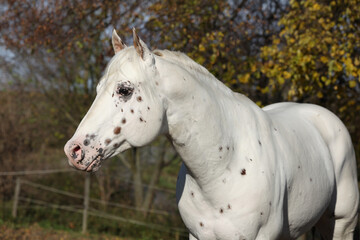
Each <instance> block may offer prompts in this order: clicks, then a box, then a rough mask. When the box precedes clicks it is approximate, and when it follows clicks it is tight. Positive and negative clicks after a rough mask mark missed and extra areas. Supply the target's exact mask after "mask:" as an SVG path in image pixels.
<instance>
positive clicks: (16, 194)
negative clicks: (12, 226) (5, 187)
mask: <svg viewBox="0 0 360 240" xmlns="http://www.w3.org/2000/svg"><path fill="white" fill-rule="evenodd" d="M20 184H21V182H20V177H17V178H16V184H15V192H14V202H13V208H12V216H13V218H16V215H17V208H18V204H19V195H20Z"/></svg>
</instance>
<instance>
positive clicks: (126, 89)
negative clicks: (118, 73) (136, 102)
mask: <svg viewBox="0 0 360 240" xmlns="http://www.w3.org/2000/svg"><path fill="white" fill-rule="evenodd" d="M132 92H133V88H130V87H125V86H119V87H118V88H117V90H116V93H117V94H119V95H121V96H123V97H128V96H130V95H131V94H132Z"/></svg>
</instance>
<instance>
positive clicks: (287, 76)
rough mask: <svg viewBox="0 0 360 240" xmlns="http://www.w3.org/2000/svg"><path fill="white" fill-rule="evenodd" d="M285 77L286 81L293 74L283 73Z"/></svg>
mask: <svg viewBox="0 0 360 240" xmlns="http://www.w3.org/2000/svg"><path fill="white" fill-rule="evenodd" d="M283 75H284V78H285V79H289V78H291V73H289V72H287V71H285V72H283Z"/></svg>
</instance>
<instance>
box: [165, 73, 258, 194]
mask: <svg viewBox="0 0 360 240" xmlns="http://www.w3.org/2000/svg"><path fill="white" fill-rule="evenodd" d="M173 67H174V66H173ZM167 70H168V71H170V72H171V73H172V74H171V77H170V76H168V77H167V78H166V79H165V80H164V81H163V83H164V84H165V85H168V86H172V87H173V88H177V89H176V90H171V91H169V93H168V96H166V98H167V101H166V102H167V104H166V105H167V109H166V114H167V122H168V130H169V135H170V136H169V137H170V139H171V140H172V143H173V145H174V147H175V149H176V150H177V152H178V153H179V154H180V156H181V157H182V159H183V161H184V163H185V165H186V167H187V169H188V170H189V174H190V175H191V176H192V177H193V178H194V179H195V180H196V181H197V183H198V184H199V185H201V186H202V187H205V185H206V184H208V185H210V184H211V182H212V181H213V180H215V179H218V178H219V177H220V176H221V175H222V174H224V173H225V172H226V171H228V166H229V165H230V164H231V161H233V159H234V157H235V155H236V151H237V148H238V146H240V145H242V144H241V141H247V140H246V139H244V138H243V137H242V134H244V136H247V135H249V133H248V131H249V129H248V127H247V126H246V123H249V122H253V121H254V118H255V117H254V111H257V110H260V109H259V108H258V107H257V106H256V105H255V104H254V103H253V102H251V101H250V100H249V99H248V98H246V97H245V96H242V95H240V94H237V93H233V92H232V91H231V90H230V89H228V88H227V87H226V86H225V85H223V84H222V83H221V82H219V81H218V80H217V79H216V78H215V77H212V78H211V77H209V76H203V75H201V74H198V73H189V72H187V71H185V72H184V71H183V69H179V68H176V67H174V69H171V67H170V68H168V69H167ZM180 72H181V74H176V73H180ZM160 75H161V74H160ZM165 95H166V94H165ZM260 111H261V110H260ZM234 130H236V131H234Z"/></svg>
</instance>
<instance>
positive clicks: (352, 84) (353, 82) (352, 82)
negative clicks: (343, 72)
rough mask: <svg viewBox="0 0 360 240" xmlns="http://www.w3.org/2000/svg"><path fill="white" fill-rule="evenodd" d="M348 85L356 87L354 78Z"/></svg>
mask: <svg viewBox="0 0 360 240" xmlns="http://www.w3.org/2000/svg"><path fill="white" fill-rule="evenodd" d="M349 87H351V88H354V87H356V81H355V80H351V81H349Z"/></svg>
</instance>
